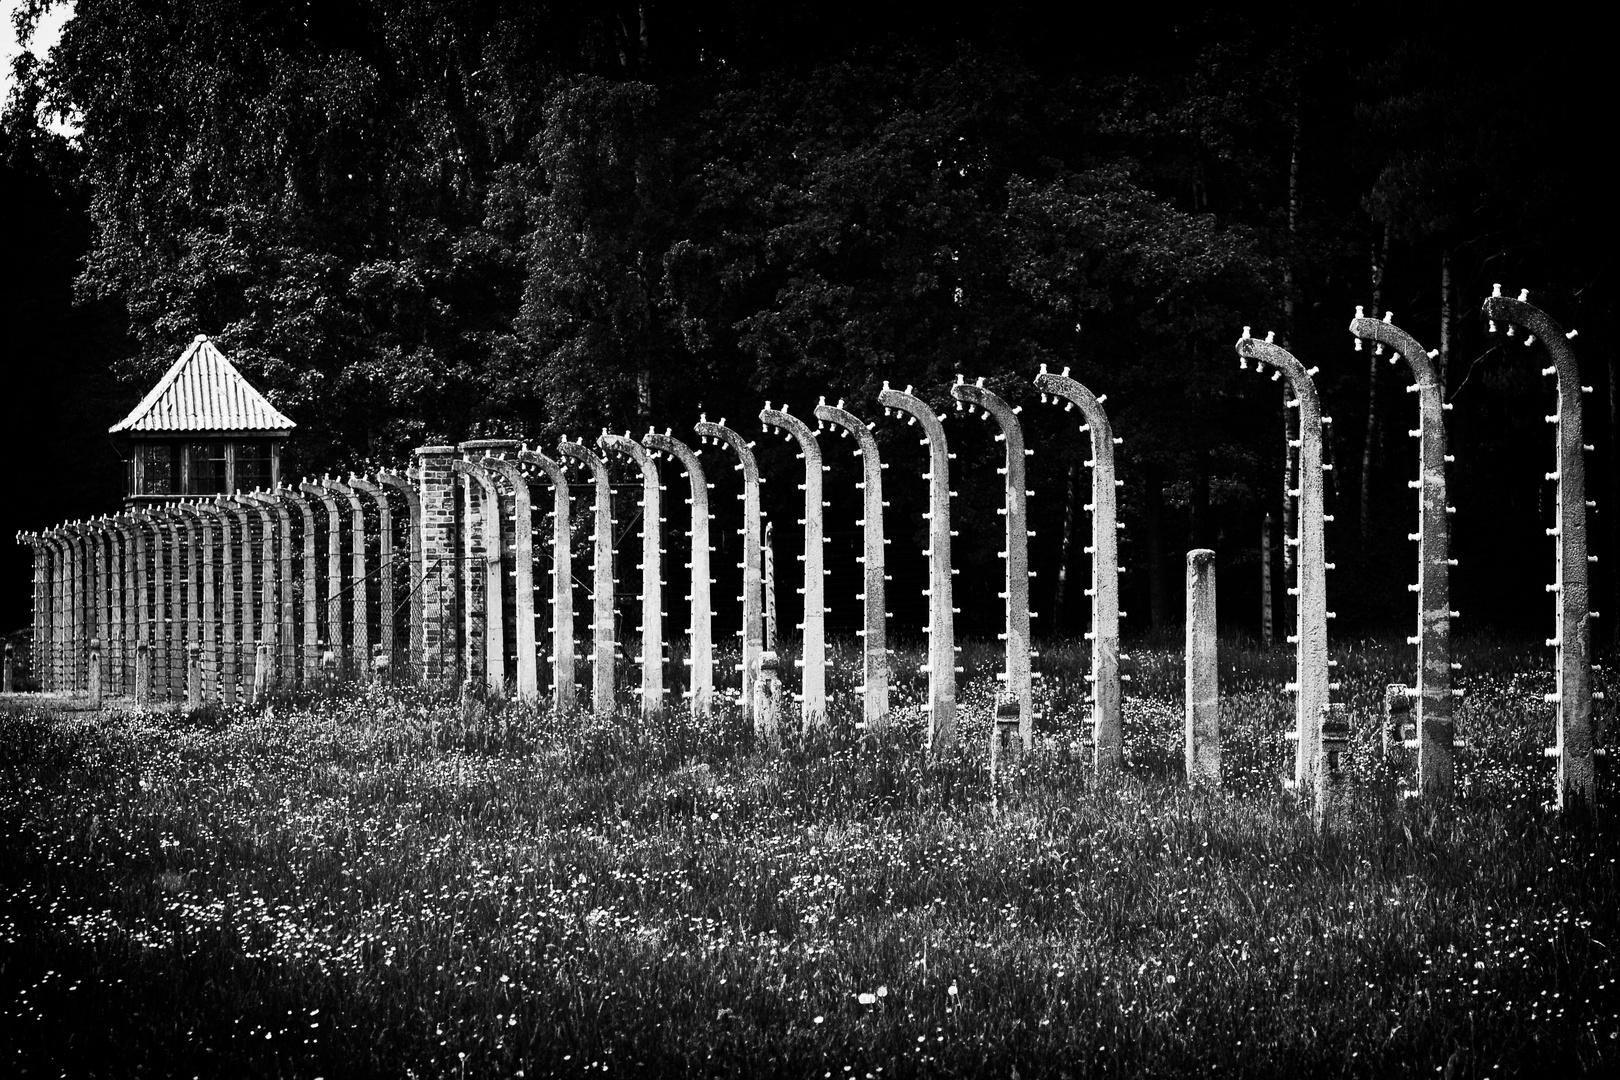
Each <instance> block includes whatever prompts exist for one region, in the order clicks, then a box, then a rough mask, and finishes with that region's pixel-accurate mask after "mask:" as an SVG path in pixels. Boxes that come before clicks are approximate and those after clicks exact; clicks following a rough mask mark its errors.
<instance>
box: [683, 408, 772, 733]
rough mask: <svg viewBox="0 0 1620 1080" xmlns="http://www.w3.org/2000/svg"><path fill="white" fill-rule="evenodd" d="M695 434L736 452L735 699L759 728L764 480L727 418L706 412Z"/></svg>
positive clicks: (750, 448) (747, 445)
mask: <svg viewBox="0 0 1620 1080" xmlns="http://www.w3.org/2000/svg"><path fill="white" fill-rule="evenodd" d="M693 427H694V430H696V431H697V433H698V436H699V437H700V438H701V439H702V440H703V442H704V443H705V444H707V443H708V442H709V441H710V440H711V439H712V440H713V441H714V443H715V445H717V446H718V445H720V444H722V443H724V444H725V445H726V446H728V447H730V448H731V451H732V453H734V454H736V455H737V464H736V465H734V466H732V468H734V469H736V470H737V471H738V472H740V473H742V474H743V489H742V493H741V494H739V495H738V496H737V498H738V500H739V501H741V502H742V504H743V525H742V528H741V529H739V530H738V535H739V536H741V537H742V539H743V557H742V565H741V566H739V567H738V569H740V570H741V571H742V579H743V591H742V596H740V597H739V598H738V599H740V600H741V601H742V623H743V624H742V629H741V630H740V631H738V636H740V637H741V638H742V663H741V664H739V665H738V667H739V668H741V670H742V690H741V692H740V694H739V696H738V698H737V701H738V703H739V704H740V705H741V706H742V707H743V709H744V710H745V711H746V712H747V713H748V716H749V718H750V719H751V720H753V721H754V725H755V730H756V732H757V731H758V728H759V718H758V716H756V715H755V712H754V696H755V695H754V679H755V678H757V677H758V675H759V658H760V654H761V653H763V652H764V651H765V609H764V596H763V593H762V590H763V588H764V584H765V583H764V579H763V576H762V575H763V573H764V568H763V567H762V566H761V565H760V557H761V556H760V550H759V541H760V516H759V486H760V485H761V484H762V483H764V482H765V481H764V480H763V479H762V478H761V477H760V475H759V463H758V462H757V461H755V460H754V451H753V444H752V443H750V442H749V441H748V440H747V439H745V438H743V437H742V436H741V435H740V434H738V433H737V432H735V431H733V430H732V429H731V428H728V427H727V426H726V418H725V417H723V416H722V417H721V418H720V422H719V423H718V424H715V423H711V422H710V421H709V418H708V416H707V415H704V416H702V417H701V419H699V420H698V422H697V423H696V424H695V425H693Z"/></svg>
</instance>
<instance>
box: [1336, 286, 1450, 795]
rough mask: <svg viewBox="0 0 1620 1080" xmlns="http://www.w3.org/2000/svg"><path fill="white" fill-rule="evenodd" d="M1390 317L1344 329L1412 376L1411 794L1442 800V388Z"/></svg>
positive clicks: (1446, 677) (1446, 746) (1446, 759)
mask: <svg viewBox="0 0 1620 1080" xmlns="http://www.w3.org/2000/svg"><path fill="white" fill-rule="evenodd" d="M1391 319H1392V317H1391V316H1390V315H1389V314H1387V313H1386V314H1385V316H1384V318H1383V319H1382V320H1379V319H1370V318H1368V317H1366V316H1365V315H1364V314H1362V308H1361V307H1359V306H1358V307H1357V308H1356V317H1355V318H1354V319H1352V320H1351V322H1350V333H1351V334H1353V335H1355V339H1356V348H1357V350H1360V349H1361V348H1362V342H1363V341H1364V340H1365V341H1371V342H1373V343H1374V346H1373V347H1374V350H1375V351H1377V352H1382V351H1383V349H1384V348H1385V347H1387V348H1389V349H1390V351H1391V356H1390V358H1389V359H1390V363H1395V362H1396V361H1397V360H1399V359H1401V358H1403V357H1404V358H1405V360H1406V365H1407V367H1408V368H1409V369H1410V370H1411V372H1412V379H1413V385H1412V386H1409V387H1407V389H1408V390H1412V391H1415V392H1416V393H1417V395H1418V426H1417V427H1416V428H1415V429H1413V430H1412V431H1411V434H1412V435H1414V436H1416V437H1417V440H1418V479H1417V480H1416V481H1415V482H1409V483H1410V486H1412V487H1416V488H1417V489H1418V531H1417V532H1415V533H1411V534H1409V536H1410V538H1411V539H1414V540H1416V541H1417V542H1418V579H1417V584H1416V585H1413V586H1408V587H1409V588H1411V589H1412V590H1413V591H1414V592H1416V593H1417V594H1418V618H1417V623H1418V626H1417V634H1416V635H1414V636H1413V637H1410V638H1408V639H1407V641H1408V643H1410V644H1415V645H1416V646H1417V688H1416V689H1417V698H1416V710H1415V711H1416V717H1415V727H1416V729H1417V736H1416V742H1417V747H1416V749H1417V786H1416V791H1417V793H1418V794H1420V795H1423V796H1426V797H1432V796H1440V797H1443V798H1446V797H1450V795H1451V793H1452V789H1453V786H1454V783H1455V780H1454V770H1453V767H1452V743H1453V742H1454V741H1455V740H1456V730H1455V727H1454V725H1453V723H1452V708H1451V706H1452V693H1451V671H1452V666H1453V665H1452V663H1451V591H1450V567H1451V564H1452V563H1453V562H1454V561H1455V560H1453V559H1451V558H1450V544H1451V524H1450V519H1449V517H1448V516H1447V515H1449V514H1450V513H1451V508H1450V507H1448V506H1447V505H1446V460H1447V457H1448V455H1447V454H1446V428H1445V420H1444V418H1443V412H1444V410H1445V408H1446V405H1445V401H1444V398H1445V387H1444V386H1443V385H1442V384H1441V381H1440V374H1439V372H1437V371H1436V370H1435V368H1434V364H1433V363H1432V362H1431V357H1430V354H1429V353H1427V352H1425V351H1424V349H1423V346H1421V345H1419V344H1418V343H1417V342H1416V341H1415V340H1413V338H1412V337H1411V336H1410V335H1409V334H1407V333H1405V332H1404V331H1402V330H1400V329H1399V328H1397V327H1396V326H1394V325H1393V323H1392V321H1391Z"/></svg>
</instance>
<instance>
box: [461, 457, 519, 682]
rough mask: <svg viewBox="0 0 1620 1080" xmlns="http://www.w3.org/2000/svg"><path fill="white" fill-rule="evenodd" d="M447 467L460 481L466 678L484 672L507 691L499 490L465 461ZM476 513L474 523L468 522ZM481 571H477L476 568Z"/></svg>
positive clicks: (504, 601)
mask: <svg viewBox="0 0 1620 1080" xmlns="http://www.w3.org/2000/svg"><path fill="white" fill-rule="evenodd" d="M470 445H471V444H468V443H462V444H460V445H459V446H458V447H457V449H459V450H461V452H462V453H463V454H469V453H477V454H478V456H479V457H483V453H482V450H483V448H482V447H472V448H471V449H469V446H470ZM450 468H451V470H452V471H453V472H454V473H456V475H458V476H460V477H461V479H462V483H463V484H464V485H465V488H464V490H465V491H466V500H467V501H466V506H467V520H466V526H465V528H464V530H463V533H462V542H463V548H462V550H463V553H464V555H463V558H464V559H465V563H466V577H465V579H464V587H463V589H462V604H463V608H462V611H463V618H462V625H463V627H464V630H463V632H464V633H465V634H466V640H467V653H466V665H467V672H468V676H467V681H468V683H469V685H470V684H471V682H472V680H473V678H474V676H473V672H476V671H479V670H482V671H483V685H484V688H485V690H486V691H487V692H488V693H489V694H491V695H493V696H495V697H501V696H502V695H504V694H505V693H506V645H505V635H504V633H503V630H504V628H505V618H506V595H505V593H506V590H505V588H504V582H503V580H502V579H503V577H504V576H505V575H504V573H503V569H502V567H503V563H504V559H503V552H504V550H505V549H504V545H503V544H502V538H501V495H500V491H499V489H497V488H496V486H495V478H494V477H492V476H491V475H490V474H489V473H487V472H485V471H484V470H483V469H481V468H479V467H478V466H477V465H474V464H472V463H471V462H470V461H466V460H452V461H451V462H450ZM475 514H476V515H477V518H478V528H477V530H476V531H475V530H474V529H473V527H472V518H473V515H475ZM480 571H481V573H480Z"/></svg>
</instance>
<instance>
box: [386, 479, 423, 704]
mask: <svg viewBox="0 0 1620 1080" xmlns="http://www.w3.org/2000/svg"><path fill="white" fill-rule="evenodd" d="M377 483H379V484H381V485H382V486H384V487H391V488H393V489H394V490H395V491H398V492H399V493H400V495H402V496H403V497H404V499H405V509H406V514H407V518H408V521H407V524H406V528H405V536H406V541H405V547H406V579H405V594H406V596H408V597H409V598H410V599H409V611H408V613H407V618H406V627H405V634H406V636H405V642H404V645H405V648H406V650H407V652H408V655H409V658H410V659H409V661H408V662H406V663H404V664H401V663H400V662H399V661H398V660H397V659H396V660H395V662H394V670H395V671H409V672H412V673H413V676H412V677H413V678H414V677H415V676H414V673H415V672H418V671H420V670H422V669H421V667H420V666H418V665H420V664H422V663H423V660H422V656H423V652H422V648H423V646H422V613H423V610H424V609H423V598H424V596H425V595H426V584H425V582H426V578H427V572H426V567H425V563H424V561H423V557H422V536H423V532H422V530H423V525H422V496H421V493H420V492H418V491H417V489H416V485H415V484H414V483H412V482H411V481H410V480H407V479H406V478H405V477H403V476H401V475H399V474H398V473H392V472H380V473H378V474H377ZM389 618H390V620H393V618H394V617H393V616H392V615H390V616H389Z"/></svg>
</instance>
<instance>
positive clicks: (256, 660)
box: [253, 642, 270, 705]
mask: <svg viewBox="0 0 1620 1080" xmlns="http://www.w3.org/2000/svg"><path fill="white" fill-rule="evenodd" d="M269 688H270V646H269V645H267V644H265V643H264V642H260V643H259V644H258V645H257V646H255V647H254V649H253V704H255V705H259V704H261V703H263V701H264V695H265V693H266V692H267V691H268V690H269Z"/></svg>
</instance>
